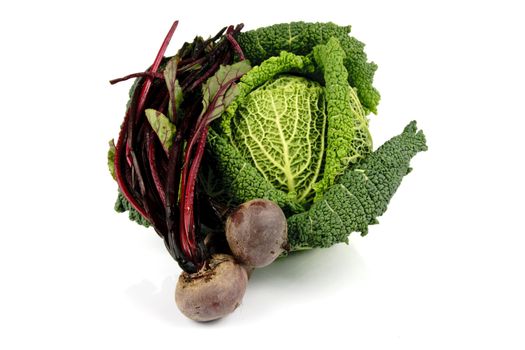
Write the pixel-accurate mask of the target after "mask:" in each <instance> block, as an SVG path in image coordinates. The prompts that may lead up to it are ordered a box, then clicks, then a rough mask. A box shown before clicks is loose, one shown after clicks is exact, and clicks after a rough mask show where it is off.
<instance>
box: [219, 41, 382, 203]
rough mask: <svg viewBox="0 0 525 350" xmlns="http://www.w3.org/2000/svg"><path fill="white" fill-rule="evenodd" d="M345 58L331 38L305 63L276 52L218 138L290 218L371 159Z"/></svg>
mask: <svg viewBox="0 0 525 350" xmlns="http://www.w3.org/2000/svg"><path fill="white" fill-rule="evenodd" d="M344 58H345V52H344V51H343V49H342V47H341V45H340V44H339V41H338V39H337V38H332V39H330V40H329V41H328V42H327V43H326V44H323V45H317V46H315V47H314V48H313V51H312V52H311V53H310V54H309V55H306V56H300V55H296V54H293V53H290V52H286V51H282V52H281V53H280V55H279V56H274V57H271V58H269V59H267V60H265V61H263V62H262V63H261V64H260V65H259V66H256V67H254V68H253V69H252V70H250V71H249V72H248V73H247V74H246V75H244V76H243V77H242V78H241V81H240V83H239V84H238V88H239V95H238V96H237V98H236V99H235V100H234V101H233V103H232V104H231V105H230V106H229V107H228V109H227V110H226V112H225V113H224V115H223V117H222V119H221V120H222V122H221V126H220V130H219V131H218V135H220V136H222V137H225V138H226V140H227V142H228V143H229V146H230V147H231V148H232V149H233V150H232V152H238V155H239V156H240V157H241V158H242V159H243V160H245V162H246V163H245V164H244V167H250V168H253V169H252V172H256V173H257V174H258V175H259V177H260V178H259V179H257V180H256V179H252V181H258V182H264V183H265V186H264V187H272V188H273V190H272V191H270V192H274V195H276V196H277V198H280V199H281V202H282V201H284V202H285V203H286V204H287V207H288V208H290V209H291V210H292V211H293V212H299V211H302V210H303V209H304V208H308V207H309V206H310V204H311V203H312V202H313V201H314V200H315V199H316V198H317V199H318V198H320V197H321V196H322V194H323V192H324V191H326V189H328V188H329V187H330V186H331V185H333V183H334V181H335V179H336V177H337V176H338V175H340V174H342V173H343V172H344V170H345V169H346V168H347V167H348V166H349V164H351V163H356V162H358V161H359V160H361V159H363V158H364V157H366V156H367V155H368V154H369V153H370V152H371V151H372V139H371V137H370V133H369V131H368V120H367V118H366V116H365V111H364V109H363V107H362V106H361V103H360V102H359V98H358V97H357V94H356V91H355V90H354V89H353V88H352V87H351V86H350V85H349V83H348V73H347V70H346V68H345V66H344V63H343V60H344ZM220 136H219V137H220ZM212 137H213V136H212ZM215 137H217V135H215ZM236 157H237V156H236ZM234 193H236V191H234ZM265 197H271V198H270V199H275V198H272V197H273V196H268V194H266V196H265ZM240 199H242V200H244V199H246V198H240Z"/></svg>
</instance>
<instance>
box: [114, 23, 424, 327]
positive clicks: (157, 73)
mask: <svg viewBox="0 0 525 350" xmlns="http://www.w3.org/2000/svg"><path fill="white" fill-rule="evenodd" d="M177 25H178V22H175V23H174V24H173V26H172V28H171V29H170V31H169V33H168V35H167V37H166V39H165V40H164V43H163V44H162V46H161V49H160V51H159V53H158V54H157V57H156V58H155V60H154V62H153V64H152V65H151V67H150V68H148V69H147V70H146V71H145V72H141V73H135V74H131V75H128V76H126V77H124V78H121V79H116V80H114V81H112V83H116V82H119V81H122V80H126V79H129V78H136V80H135V83H134V85H133V87H132V88H131V91H130V100H129V102H128V106H127V109H126V116H125V119H124V122H123V124H122V127H121V131H120V135H119V138H118V142H117V144H116V145H115V144H114V143H113V141H112V142H110V151H109V154H108V158H109V161H108V165H109V168H110V171H111V173H112V174H113V177H114V178H115V180H116V181H117V183H118V187H119V194H118V199H117V203H116V206H115V209H116V210H117V211H119V212H124V211H128V212H129V217H130V219H132V220H134V221H136V222H138V223H139V224H142V225H144V226H150V225H151V226H153V227H154V229H155V231H156V232H157V233H158V234H159V236H160V237H162V238H163V239H164V242H165V245H166V247H167V249H168V251H169V252H170V254H171V255H172V256H173V258H174V259H175V260H176V261H177V262H178V263H179V265H180V266H181V268H182V269H183V270H184V271H183V274H182V275H181V277H180V279H179V283H178V285H177V291H176V301H177V305H178V306H179V308H180V309H181V311H182V312H183V313H184V314H185V315H186V316H188V317H190V318H192V319H194V320H199V321H207V320H212V319H216V318H219V317H222V316H224V315H226V314H228V313H229V312H231V311H233V310H234V309H235V308H236V307H237V306H238V304H239V303H240V301H241V299H242V297H243V294H244V290H245V288H246V283H247V279H248V274H249V272H251V270H252V269H253V268H254V267H262V266H266V265H268V264H270V263H271V262H272V261H274V260H275V258H277V257H278V256H283V255H286V254H287V253H289V252H290V251H294V250H301V249H310V248H319V247H329V246H331V245H333V244H336V243H339V242H347V240H348V235H349V234H350V233H351V232H354V231H356V232H361V234H362V235H365V234H366V233H367V230H368V226H369V225H371V224H375V223H377V219H376V218H377V217H378V216H380V215H382V214H383V213H384V212H385V211H386V209H387V205H388V203H389V201H390V199H391V198H392V196H393V194H394V192H395V191H396V190H397V188H398V186H399V184H400V183H401V180H402V178H403V177H404V176H405V175H406V174H408V173H409V171H410V170H411V168H410V166H409V163H410V160H411V159H412V158H413V157H414V156H415V155H416V154H417V153H418V152H420V151H424V150H426V148H427V146H426V141H425V137H424V135H423V133H422V132H421V131H418V130H417V127H416V123H415V122H411V123H410V124H408V125H407V126H406V127H405V129H404V130H403V132H402V133H401V134H400V135H398V136H395V137H393V138H392V139H391V140H389V141H387V142H386V143H385V144H383V145H382V146H381V147H379V148H378V149H376V150H375V151H374V150H373V146H372V137H371V135H370V132H369V129H368V118H367V115H368V114H369V113H371V112H372V113H376V112H377V105H378V103H379V93H378V91H377V90H376V89H375V88H374V87H373V86H372V82H373V76H374V72H375V70H376V68H377V66H376V65H375V64H374V63H370V62H368V60H367V56H366V54H365V53H364V51H363V48H364V45H363V43H361V42H359V41H358V40H356V39H355V38H353V37H351V36H349V32H350V27H349V26H345V27H341V26H337V25H335V24H333V23H304V22H293V23H288V24H277V25H273V26H269V27H265V28H259V29H256V30H251V31H247V32H242V31H241V30H242V27H243V26H242V25H238V26H236V27H234V26H229V27H226V28H223V29H222V30H221V31H219V33H217V34H216V35H215V36H213V37H211V38H209V39H203V38H202V37H196V38H195V39H194V41H193V42H191V43H185V44H184V45H183V46H182V47H181V48H180V50H179V51H178V53H177V54H176V55H175V56H173V57H164V53H165V51H166V48H167V45H168V43H169V41H170V39H171V37H172V35H173V33H174V31H175V29H176V27H177Z"/></svg>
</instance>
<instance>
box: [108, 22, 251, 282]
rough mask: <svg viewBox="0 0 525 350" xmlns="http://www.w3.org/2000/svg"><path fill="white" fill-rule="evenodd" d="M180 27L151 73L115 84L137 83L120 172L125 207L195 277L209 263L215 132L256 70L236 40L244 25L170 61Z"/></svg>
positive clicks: (117, 160)
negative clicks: (209, 180)
mask: <svg viewBox="0 0 525 350" xmlns="http://www.w3.org/2000/svg"><path fill="white" fill-rule="evenodd" d="M177 25H178V21H176V22H174V23H173V25H172V27H171V29H170V30H169V32H168V34H167V35H166V38H165V39H164V42H163V43H162V46H161V48H160V50H159V52H158V54H157V56H156V58H155V60H154V62H153V64H152V65H151V67H150V68H149V69H148V70H147V71H146V72H141V73H134V74H130V75H127V76H125V77H123V78H120V79H115V80H112V81H111V83H112V84H115V83H117V82H120V81H123V80H127V79H130V78H137V80H136V82H135V84H134V87H133V88H132V92H131V95H130V102H129V104H128V108H127V111H126V115H125V118H124V122H123V123H122V126H121V131H120V134H119V139H118V142H117V144H116V147H115V157H114V168H115V177H116V180H117V183H118V185H119V190H120V193H121V194H122V196H123V197H124V198H125V200H126V201H127V202H129V204H130V205H131V206H132V207H133V208H134V209H135V210H136V211H137V212H138V213H139V214H140V215H141V216H142V217H144V219H146V220H147V221H148V222H149V223H150V224H151V225H152V226H153V227H154V228H155V231H156V232H157V233H158V234H159V236H160V237H162V238H163V239H164V242H165V245H166V248H167V249H168V251H169V252H170V254H171V255H172V257H173V258H174V259H175V260H176V261H177V262H178V263H179V265H180V266H181V268H182V269H183V270H184V271H186V272H188V273H194V272H196V271H198V270H199V269H200V268H201V267H202V266H203V265H204V264H205V262H206V260H207V259H208V257H209V253H208V252H207V248H206V246H205V244H204V234H203V233H202V232H201V228H200V222H199V215H198V213H199V211H200V210H201V209H202V210H208V208H209V207H210V206H209V204H207V203H205V202H206V201H207V198H206V195H205V194H204V193H203V191H202V190H201V188H200V184H199V181H198V179H197V175H198V173H199V168H200V164H201V161H202V158H203V154H204V149H205V146H206V137H207V133H208V126H209V124H210V122H211V121H213V120H214V119H215V118H217V117H218V116H219V115H220V114H221V113H222V111H223V110H224V106H225V105H227V104H228V103H229V101H231V100H232V99H233V98H234V97H235V96H236V94H237V87H236V84H235V83H236V81H238V79H239V78H240V77H241V76H242V75H243V74H244V73H246V72H247V71H248V70H249V69H250V66H249V64H248V62H247V61H244V55H243V53H242V50H241V49H240V47H239V45H238V44H237V41H236V38H237V36H238V34H239V33H240V31H241V29H242V26H243V25H242V24H240V25H237V26H236V27H233V26H229V27H225V28H223V29H222V30H220V31H219V32H218V33H217V34H216V35H215V36H214V37H212V38H209V39H207V40H204V39H203V38H201V37H196V38H195V39H194V41H193V42H192V43H185V44H184V45H183V46H182V48H181V49H180V50H179V51H178V53H177V54H176V55H175V56H174V57H170V58H168V57H164V54H165V52H166V49H167V47H168V44H169V42H170V40H171V38H172V36H173V34H174V32H175V30H176V28H177ZM235 62H237V63H235ZM182 97H184V98H182ZM146 109H148V117H146V113H145V111H146ZM165 115H167V116H168V117H166V116H165ZM168 119H169V122H167V120H168ZM152 121H153V125H155V128H153V127H152ZM171 123H172V124H174V125H175V127H173V128H172V127H171V126H170V125H171ZM159 130H161V131H159ZM175 130H176V131H175ZM159 132H163V133H165V134H162V135H163V136H164V138H162V137H161V138H159V137H158V135H159ZM170 132H174V134H173V135H171V134H170ZM166 137H169V139H168V138H166ZM161 139H162V140H161ZM179 194H180V195H179Z"/></svg>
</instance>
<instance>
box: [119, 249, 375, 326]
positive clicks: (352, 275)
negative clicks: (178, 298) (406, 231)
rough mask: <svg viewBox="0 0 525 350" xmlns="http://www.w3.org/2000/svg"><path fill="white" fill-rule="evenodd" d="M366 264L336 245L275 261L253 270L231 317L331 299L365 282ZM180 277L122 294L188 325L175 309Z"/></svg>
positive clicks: (145, 283) (167, 319) (150, 311)
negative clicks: (320, 299) (341, 290)
mask: <svg viewBox="0 0 525 350" xmlns="http://www.w3.org/2000/svg"><path fill="white" fill-rule="evenodd" d="M365 274H366V265H365V262H364V261H363V259H362V258H361V256H360V255H359V253H358V251H357V250H356V248H355V247H354V246H353V245H352V244H350V245H345V244H339V245H337V246H334V247H331V248H329V249H314V250H307V251H301V252H296V253H293V254H291V255H290V256H288V257H286V258H280V259H277V260H276V261H275V262H274V263H272V264H271V265H269V266H267V267H265V268H262V269H256V270H255V271H254V272H253V274H252V276H251V278H250V281H249V283H248V289H247V291H246V294H245V296H244V299H243V303H242V304H241V306H239V309H237V310H236V311H235V312H234V313H233V314H232V315H230V316H229V317H227V318H225V319H224V320H221V321H219V322H221V323H222V322H226V320H228V319H232V318H238V317H241V318H243V319H244V318H247V319H253V318H260V317H265V315H266V314H267V313H271V312H272V310H273V309H275V310H279V309H282V308H283V307H286V306H287V305H291V304H301V303H304V304H305V305H306V304H307V303H308V300H309V299H311V298H316V297H323V298H330V297H331V296H333V295H334V292H336V291H337V290H338V289H341V288H343V287H345V286H346V287H348V286H351V285H353V284H355V282H356V281H359V280H360V279H362V278H364V276H365ZM177 278H178V276H175V275H172V276H168V277H166V278H165V279H164V280H163V281H162V283H161V284H160V285H156V284H155V283H153V282H152V281H150V280H143V281H141V282H139V283H137V284H135V285H132V286H130V287H129V288H128V289H127V290H126V294H127V296H129V297H130V299H131V301H132V302H133V303H135V304H136V305H140V306H141V307H142V308H143V309H144V311H145V312H146V314H151V316H152V317H154V318H157V319H160V320H162V321H165V322H168V323H171V324H177V325H184V324H186V325H191V323H193V322H191V323H189V322H187V320H186V319H185V318H184V316H183V315H182V314H181V313H180V312H179V310H178V309H177V306H176V305H175V298H174V295H175V286H176V284H177Z"/></svg>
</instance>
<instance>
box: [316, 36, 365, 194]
mask: <svg viewBox="0 0 525 350" xmlns="http://www.w3.org/2000/svg"><path fill="white" fill-rule="evenodd" d="M313 57H314V59H315V62H316V63H317V65H318V67H319V68H320V70H321V71H322V73H323V76H324V80H325V85H326V86H325V89H326V101H327V107H326V108H327V112H328V135H327V149H326V158H325V166H324V173H323V179H322V181H321V182H320V183H318V184H316V192H317V194H322V193H323V192H324V191H325V190H326V189H327V188H328V187H329V186H331V185H332V184H333V183H334V180H335V178H336V176H338V175H340V174H341V173H343V171H344V170H345V169H346V168H347V167H348V164H350V163H355V162H357V161H359V160H360V159H362V158H363V157H365V156H366V155H367V154H368V153H370V152H371V151H372V136H371V135H370V132H369V131H368V120H367V119H366V116H365V112H364V110H363V108H362V106H361V103H360V102H359V99H358V97H357V95H356V93H355V91H354V89H352V87H350V85H349V84H348V82H347V79H348V73H347V71H346V68H345V66H344V65H343V59H344V57H345V53H344V51H343V49H342V48H341V45H340V44H339V41H338V40H337V39H336V38H331V39H330V40H328V42H327V43H326V44H325V45H318V46H316V47H314V50H313ZM316 198H318V197H316Z"/></svg>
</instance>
